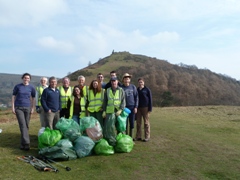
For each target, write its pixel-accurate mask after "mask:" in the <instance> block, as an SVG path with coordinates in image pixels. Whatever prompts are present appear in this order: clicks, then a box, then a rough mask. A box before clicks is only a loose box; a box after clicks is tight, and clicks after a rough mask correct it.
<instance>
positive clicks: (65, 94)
mask: <svg viewBox="0 0 240 180" xmlns="http://www.w3.org/2000/svg"><path fill="white" fill-rule="evenodd" d="M58 89H59V91H60V96H61V104H62V108H67V103H68V100H69V98H70V97H71V95H72V91H73V88H72V87H70V86H69V88H68V90H67V92H65V90H64V88H63V86H60V87H58Z"/></svg>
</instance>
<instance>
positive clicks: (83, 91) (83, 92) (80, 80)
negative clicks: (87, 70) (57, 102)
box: [78, 75, 88, 97]
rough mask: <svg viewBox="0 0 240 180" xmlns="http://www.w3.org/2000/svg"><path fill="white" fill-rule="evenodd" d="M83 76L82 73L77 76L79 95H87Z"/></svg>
mask: <svg viewBox="0 0 240 180" xmlns="http://www.w3.org/2000/svg"><path fill="white" fill-rule="evenodd" d="M85 81H86V80H85V77H84V76H83V75H80V76H78V87H79V88H80V90H81V96H84V97H87V91H88V87H87V86H86V85H85Z"/></svg>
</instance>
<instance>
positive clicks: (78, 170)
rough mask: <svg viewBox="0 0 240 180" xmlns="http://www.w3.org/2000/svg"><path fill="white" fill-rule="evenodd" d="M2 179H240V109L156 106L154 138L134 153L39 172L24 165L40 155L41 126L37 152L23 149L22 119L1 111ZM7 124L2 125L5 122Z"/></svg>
mask: <svg viewBox="0 0 240 180" xmlns="http://www.w3.org/2000/svg"><path fill="white" fill-rule="evenodd" d="M0 115H1V118H0V121H1V120H2V119H5V120H6V119H8V121H7V122H5V120H4V121H3V122H4V123H1V124H0V128H1V129H2V130H3V132H2V133H1V134H0V153H1V156H0V164H1V166H0V171H1V175H0V179H75V178H80V179H81V178H84V179H109V178H110V179H240V151H239V149H240V141H239V137H240V108H239V107H236V106H203V107H169V108H154V109H153V112H152V113H151V115H150V122H151V140H150V141H149V142H147V143H145V142H139V141H137V142H135V145H134V148H133V151H132V152H130V153H116V154H114V155H110V156H97V155H92V156H89V157H84V158H81V159H76V160H70V161H63V162H61V163H62V164H64V165H66V166H69V167H71V168H72V170H71V171H66V170H65V169H64V168H61V167H58V166H56V167H58V169H59V170H60V172H59V173H53V172H39V171H37V170H36V169H34V168H33V167H32V166H31V165H30V164H27V163H25V162H22V161H19V160H18V159H17V158H16V157H18V156H22V155H33V156H37V155H38V149H37V145H38V142H37V134H38V130H39V128H40V122H39V119H38V116H37V114H34V115H33V116H32V119H31V123H30V137H31V150H30V151H29V152H25V151H21V150H19V141H20V133H19V128H18V123H17V121H16V118H14V117H12V114H11V113H9V112H8V111H0ZM1 122H2V121H1Z"/></svg>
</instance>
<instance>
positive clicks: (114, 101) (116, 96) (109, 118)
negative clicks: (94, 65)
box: [102, 77, 126, 146]
mask: <svg viewBox="0 0 240 180" xmlns="http://www.w3.org/2000/svg"><path fill="white" fill-rule="evenodd" d="M111 84H112V86H111V87H110V88H108V89H107V90H106V91H105V94H104V101H103V114H102V117H103V118H106V119H105V121H104V125H103V136H104V138H105V139H106V140H107V141H108V143H109V144H110V145H111V146H115V145H116V130H115V129H116V123H117V117H118V116H119V115H120V114H121V113H122V111H123V109H124V108H125V105H126V102H125V93H124V91H123V89H122V88H121V87H119V86H118V79H117V77H112V78H111Z"/></svg>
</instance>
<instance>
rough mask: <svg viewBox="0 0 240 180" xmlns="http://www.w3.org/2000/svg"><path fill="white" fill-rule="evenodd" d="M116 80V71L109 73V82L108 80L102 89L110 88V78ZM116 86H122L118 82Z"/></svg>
mask: <svg viewBox="0 0 240 180" xmlns="http://www.w3.org/2000/svg"><path fill="white" fill-rule="evenodd" d="M114 77H115V78H117V73H116V71H111V72H110V80H109V82H108V83H107V84H106V85H105V87H104V89H107V88H110V87H111V86H112V84H111V78H114ZM118 86H119V87H121V86H122V84H121V83H120V82H119V81H118Z"/></svg>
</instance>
